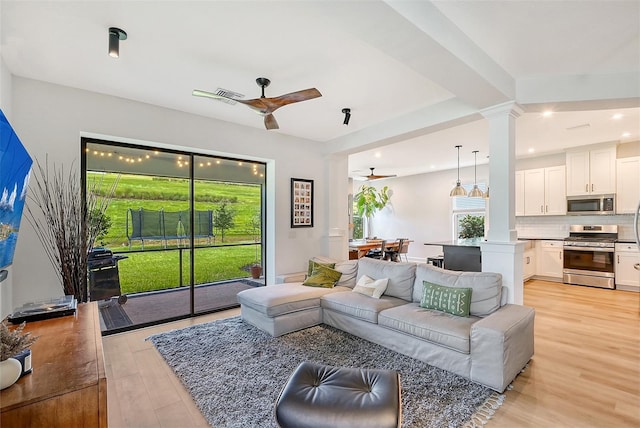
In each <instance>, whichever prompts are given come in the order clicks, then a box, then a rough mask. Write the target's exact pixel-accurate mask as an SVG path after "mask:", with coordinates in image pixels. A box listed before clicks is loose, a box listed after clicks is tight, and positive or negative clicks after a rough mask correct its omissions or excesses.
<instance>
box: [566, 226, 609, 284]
mask: <svg viewBox="0 0 640 428" xmlns="http://www.w3.org/2000/svg"><path fill="white" fill-rule="evenodd" d="M617 240H618V226H617V225H604V226H600V225H574V226H571V228H570V229H569V237H568V238H565V240H564V251H563V256H564V269H563V281H564V283H565V284H576V285H588V286H591V287H600V288H615V287H616V285H615V277H614V262H615V257H614V252H615V243H616V241H617Z"/></svg>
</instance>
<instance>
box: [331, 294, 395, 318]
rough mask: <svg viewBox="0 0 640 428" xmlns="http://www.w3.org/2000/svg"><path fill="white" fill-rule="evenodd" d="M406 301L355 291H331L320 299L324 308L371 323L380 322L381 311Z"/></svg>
mask: <svg viewBox="0 0 640 428" xmlns="http://www.w3.org/2000/svg"><path fill="white" fill-rule="evenodd" d="M325 297H326V299H325ZM406 303H407V302H405V301H404V300H402V299H397V298H394V297H388V296H382V297H381V298H380V299H373V298H371V297H369V296H364V295H362V294H360V293H353V292H349V293H331V294H327V295H325V296H323V298H322V299H320V305H321V306H322V308H323V309H331V310H332V311H335V312H340V313H342V314H346V315H349V316H351V317H354V318H358V319H361V320H364V321H368V322H371V323H377V322H378V313H380V311H383V310H385V309H389V308H393V307H394V306H400V305H404V304H406Z"/></svg>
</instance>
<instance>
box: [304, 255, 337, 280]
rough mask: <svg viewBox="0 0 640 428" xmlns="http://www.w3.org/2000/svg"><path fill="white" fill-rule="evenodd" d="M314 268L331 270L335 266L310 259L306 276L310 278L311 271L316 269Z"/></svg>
mask: <svg viewBox="0 0 640 428" xmlns="http://www.w3.org/2000/svg"><path fill="white" fill-rule="evenodd" d="M316 266H326V267H329V268H331V269H333V268H334V267H335V266H336V263H335V262H333V261H331V262H328V261H320V260H318V259H315V258H314V259H310V260H309V266H308V268H307V276H311V275H313V270H314V269H315V268H316Z"/></svg>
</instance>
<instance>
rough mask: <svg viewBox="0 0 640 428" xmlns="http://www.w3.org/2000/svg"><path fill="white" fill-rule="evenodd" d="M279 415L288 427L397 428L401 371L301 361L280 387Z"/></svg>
mask: <svg viewBox="0 0 640 428" xmlns="http://www.w3.org/2000/svg"><path fill="white" fill-rule="evenodd" d="M275 418H276V422H277V423H278V425H279V426H280V427H283V428H293V427H296V428H305V427H308V428H311V427H313V428H320V427H331V428H336V427H349V428H354V427H367V428H383V427H384V428H387V427H388V428H397V427H399V426H400V424H401V421H402V406H401V399H400V375H399V374H398V372H395V371H393V370H372V369H356V368H339V367H331V366H324V365H320V364H314V363H309V362H304V363H301V364H300V365H299V366H298V368H296V370H295V371H294V372H293V374H292V375H291V376H290V377H289V380H288V381H287V384H286V385H285V386H284V388H283V389H282V391H281V392H280V396H279V397H278V400H277V401H276V408H275Z"/></svg>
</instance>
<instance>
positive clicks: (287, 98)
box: [234, 88, 322, 114]
mask: <svg viewBox="0 0 640 428" xmlns="http://www.w3.org/2000/svg"><path fill="white" fill-rule="evenodd" d="M321 96H322V94H321V93H320V91H318V90H317V89H316V88H309V89H303V90H302V91H296V92H291V93H290V94H285V95H280V96H279V97H274V98H255V99H253V100H234V101H237V102H239V103H241V104H244V105H246V106H249V107H250V108H252V109H253V110H256V111H258V112H260V113H262V114H270V113H273V112H274V111H276V110H277V109H279V108H280V107H282V106H286V105H287V104H293V103H297V102H300V101H306V100H312V99H314V98H318V97H321Z"/></svg>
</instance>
